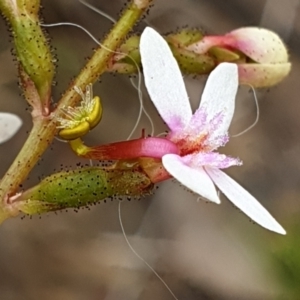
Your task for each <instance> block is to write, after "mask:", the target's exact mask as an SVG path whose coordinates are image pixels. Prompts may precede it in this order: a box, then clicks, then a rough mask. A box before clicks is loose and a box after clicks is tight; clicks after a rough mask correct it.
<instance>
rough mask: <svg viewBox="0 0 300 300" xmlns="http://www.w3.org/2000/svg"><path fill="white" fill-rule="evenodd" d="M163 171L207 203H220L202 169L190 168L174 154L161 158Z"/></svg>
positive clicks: (213, 187)
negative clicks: (207, 201)
mask: <svg viewBox="0 0 300 300" xmlns="http://www.w3.org/2000/svg"><path fill="white" fill-rule="evenodd" d="M162 163H163V166H164V167H165V169H166V170H167V171H168V172H169V173H170V174H171V175H172V176H173V177H174V178H175V179H177V180H178V181H179V182H180V183H182V184H183V185H184V186H186V187H187V188H189V189H190V190H192V191H193V192H194V193H197V194H199V195H200V196H202V197H204V198H206V199H207V200H209V201H212V202H215V203H218V204H219V203H220V199H219V197H218V195H217V192H216V189H215V186H214V184H213V182H212V181H211V179H210V178H209V176H208V175H207V174H206V172H205V171H204V170H203V168H202V167H198V168H191V167H189V166H188V165H186V164H185V163H184V162H183V161H182V158H181V157H180V156H178V155H176V154H167V155H165V156H163V158H162Z"/></svg>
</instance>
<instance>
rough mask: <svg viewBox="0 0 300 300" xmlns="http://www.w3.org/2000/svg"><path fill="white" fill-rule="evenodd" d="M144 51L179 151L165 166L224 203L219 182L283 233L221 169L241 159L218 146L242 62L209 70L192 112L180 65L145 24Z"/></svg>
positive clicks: (149, 80)
mask: <svg viewBox="0 0 300 300" xmlns="http://www.w3.org/2000/svg"><path fill="white" fill-rule="evenodd" d="M140 52H141V59H142V65H143V72H144V77H145V84H146V87H147V90H148V93H149V95H150V97H151V100H152V102H153V103H154V105H155V107H156V108H157V110H158V112H159V113H160V115H161V117H162V118H163V120H164V121H165V123H166V124H167V126H168V127H169V129H170V132H169V134H168V136H167V137H166V139H168V140H169V141H171V142H173V143H174V144H175V145H177V147H178V149H179V154H174V153H170V154H165V155H163V156H162V164H163V166H164V168H165V169H166V170H167V171H168V172H169V173H170V174H171V175H172V176H173V177H174V178H175V179H177V180H178V181H179V182H180V183H182V184H183V185H184V186H186V187H187V188H189V189H190V190H192V191H193V192H195V193H197V194H199V195H200V196H202V197H204V198H206V199H207V200H209V201H212V202H215V203H220V199H219V196H218V193H217V191H216V189H215V185H216V186H217V187H218V188H219V189H220V190H221V191H222V192H223V193H224V194H225V196H226V197H227V198H228V199H229V200H230V201H231V202H232V203H233V204H234V205H235V206H236V207H238V208H239V209H240V210H241V211H243V212H244V213H245V214H246V215H247V216H249V217H250V218H251V219H252V220H253V221H255V222H256V223H258V224H259V225H261V226H263V227H265V228H267V229H269V230H272V231H275V232H277V233H280V234H285V233H286V232H285V230H284V229H283V228H282V227H281V225H280V224H278V222H277V221H276V220H275V219H274V218H273V217H272V216H271V215H270V213H269V212H268V211H267V210H266V209H265V208H264V207H263V206H262V205H261V204H260V203H259V202H258V201H257V200H256V199H255V198H254V197H253V196H252V195H251V194H250V193H249V192H248V191H246V190H245V189H244V188H243V187H241V186H240V185H239V184H238V183H237V182H236V181H235V180H233V179H232V178H231V177H229V176H228V175H226V174H225V173H224V172H223V171H221V169H223V168H228V167H230V166H233V165H241V161H240V160H239V159H237V158H232V157H229V156H227V155H224V154H220V153H218V152H216V150H217V149H218V148H219V147H220V146H224V145H225V144H226V143H227V142H228V140H229V136H228V128H229V126H230V123H231V120H232V117H233V113H234V109H235V96H236V92H237V88H238V67H237V66H236V65H235V64H231V63H221V64H220V65H219V66H217V68H216V69H215V70H214V71H213V72H211V74H210V75H209V78H208V80H207V83H206V86H205V89H204V92H203V94H202V97H201V103H200V106H199V108H198V109H197V110H196V112H195V113H194V114H193V113H192V109H191V106H190V102H189V98H188V95H187V92H186V89H185V85H184V81H183V78H182V75H181V72H180V69H179V66H178V64H177V62H176V60H175V58H174V56H173V54H172V52H171V50H170V48H169V46H168V44H167V42H166V41H165V40H164V39H163V37H162V36H161V35H160V34H158V33H157V32H156V31H155V30H153V29H152V28H149V27H147V28H146V29H145V30H144V32H143V33H142V35H141V42H140Z"/></svg>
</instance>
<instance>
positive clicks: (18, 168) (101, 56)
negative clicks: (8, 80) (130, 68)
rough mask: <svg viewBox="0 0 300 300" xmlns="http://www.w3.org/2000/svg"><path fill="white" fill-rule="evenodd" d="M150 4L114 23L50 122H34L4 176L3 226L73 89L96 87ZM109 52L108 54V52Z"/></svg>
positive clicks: (0, 186)
mask: <svg viewBox="0 0 300 300" xmlns="http://www.w3.org/2000/svg"><path fill="white" fill-rule="evenodd" d="M150 2H151V0H144V1H141V0H140V1H136V0H133V1H132V2H131V3H130V4H129V5H128V6H127V8H126V9H125V10H124V11H123V13H122V15H121V17H120V19H119V21H118V22H117V23H115V25H114V27H113V28H112V30H111V31H110V33H109V34H108V35H107V36H106V38H105V39H104V41H103V42H102V46H100V47H99V48H98V49H96V51H95V53H94V55H93V56H92V57H91V59H90V60H89V61H88V63H87V64H86V66H85V67H84V68H83V69H82V70H81V72H80V73H79V75H78V76H77V78H76V79H75V80H74V81H73V82H72V83H71V84H70V86H69V89H68V90H67V91H66V92H65V94H64V95H63V96H62V98H61V100H60V101H59V103H58V107H57V109H56V111H55V112H54V113H52V115H51V118H49V117H44V116H39V118H37V119H36V120H35V121H34V124H33V128H32V131H31V133H30V135H29V137H28V139H27V141H26V143H25V144H24V146H23V148H22V150H21V151H20V153H19V154H18V156H17V157H16V159H15V161H14V162H13V164H12V165H11V167H10V168H9V170H8V171H7V173H6V174H5V175H4V177H3V179H2V180H1V182H0V199H1V200H2V201H0V222H1V221H3V220H5V219H6V218H8V217H10V216H14V215H16V214H17V213H18V211H13V210H12V207H10V206H9V205H8V203H7V201H6V199H7V198H8V197H9V196H10V195H13V194H14V193H15V192H16V191H17V189H18V186H19V185H20V184H21V183H22V182H23V180H24V179H25V178H26V177H27V176H28V174H29V173H30V171H31V170H32V168H33V167H34V166H35V164H36V163H37V161H38V160H39V158H40V157H41V156H42V154H43V153H44V151H45V150H46V149H47V147H48V145H49V144H50V143H51V142H52V140H53V138H54V136H55V134H56V122H55V119H56V117H58V116H60V115H61V114H62V112H61V108H63V107H66V106H74V105H75V104H76V103H77V101H79V100H80V98H79V95H78V94H77V93H76V92H75V91H74V89H73V88H74V86H75V85H76V86H78V87H81V88H83V89H85V87H86V86H87V85H88V84H89V83H94V82H95V81H96V80H97V79H98V77H99V76H100V75H101V74H102V73H103V72H104V71H105V69H106V66H107V63H108V61H109V60H110V59H111V57H112V55H113V51H114V50H115V49H117V48H118V47H119V46H120V45H121V43H122V42H123V40H124V38H125V37H126V35H127V34H128V33H129V32H130V30H131V29H132V27H133V26H134V25H135V23H136V22H137V21H138V20H139V18H140V17H141V15H142V14H143V13H144V11H145V10H146V9H147V8H148V7H149V5H150ZM108 49H109V50H108Z"/></svg>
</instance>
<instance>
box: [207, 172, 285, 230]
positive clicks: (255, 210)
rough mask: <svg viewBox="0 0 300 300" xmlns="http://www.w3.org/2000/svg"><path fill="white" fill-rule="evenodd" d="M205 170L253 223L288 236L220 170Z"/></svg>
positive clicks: (248, 194)
mask: <svg viewBox="0 0 300 300" xmlns="http://www.w3.org/2000/svg"><path fill="white" fill-rule="evenodd" d="M205 170H206V172H207V173H208V175H209V176H210V177H211V179H212V180H213V182H214V183H215V184H216V185H217V187H218V188H219V189H220V190H221V191H222V192H223V193H224V194H225V196H226V197H227V198H228V199H229V200H230V201H231V202H232V203H233V204H234V205H235V206H236V207H238V208H239V209H240V210H241V211H242V212H244V213H245V214H246V215H247V216H249V217H250V218H251V219H252V220H253V221H255V222H256V223H257V224H259V225H261V226H262V227H265V228H267V229H269V230H272V231H275V232H277V233H280V234H286V232H285V230H284V229H283V228H282V227H281V225H280V224H279V223H278V222H277V221H276V220H275V219H274V218H273V217H272V216H271V214H270V213H269V212H268V211H267V210H266V209H265V208H264V207H263V206H262V205H261V204H260V203H259V202H258V201H257V200H256V199H255V198H254V197H253V196H252V195H251V194H250V193H249V192H247V191H246V190H245V189H244V188H243V187H241V186H240V185H239V184H238V183H237V182H236V181H234V180H233V179H232V178H230V177H229V176H228V175H226V174H225V173H223V172H222V171H220V170H219V169H215V168H209V167H206V168H205Z"/></svg>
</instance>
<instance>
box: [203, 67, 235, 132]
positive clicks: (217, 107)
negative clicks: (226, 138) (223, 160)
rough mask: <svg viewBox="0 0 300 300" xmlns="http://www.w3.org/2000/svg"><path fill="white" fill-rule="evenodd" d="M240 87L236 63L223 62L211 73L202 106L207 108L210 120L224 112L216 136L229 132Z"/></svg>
mask: <svg viewBox="0 0 300 300" xmlns="http://www.w3.org/2000/svg"><path fill="white" fill-rule="evenodd" d="M237 88H238V69H237V65H236V64H231V63H221V64H219V65H218V66H217V67H216V68H215V69H214V70H213V71H212V72H211V73H210V75H209V77H208V80H207V82H206V85H205V89H204V91H203V94H202V97H201V102H200V108H201V109H202V108H203V109H205V110H206V112H207V114H208V121H211V120H212V119H213V118H215V116H216V115H218V114H220V113H222V123H221V124H220V125H219V126H218V128H217V129H216V130H215V132H214V134H213V135H214V136H218V135H224V134H226V133H227V131H228V128H229V125H230V123H231V120H232V116H233V113H234V108H235V96H236V92H237Z"/></svg>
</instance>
